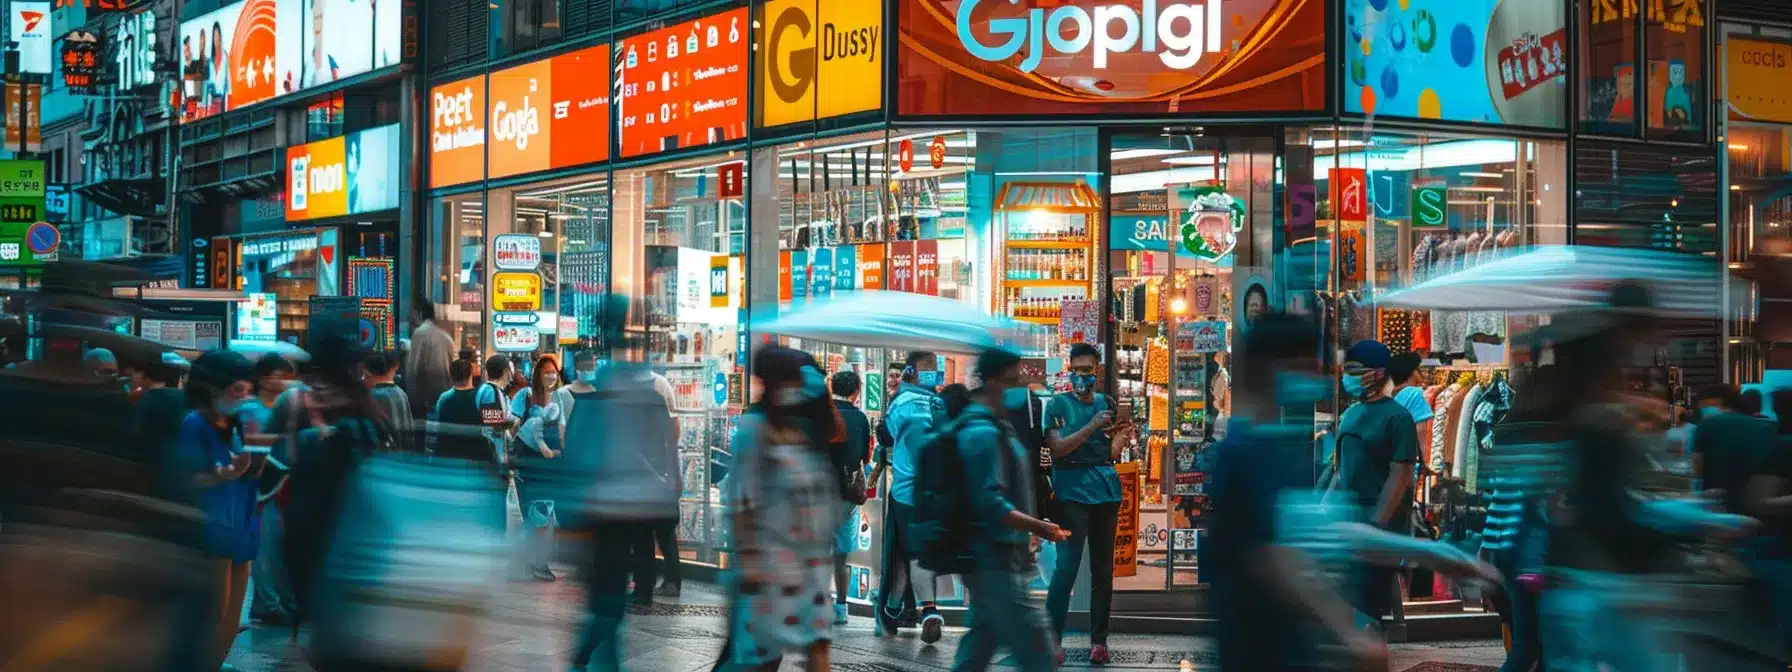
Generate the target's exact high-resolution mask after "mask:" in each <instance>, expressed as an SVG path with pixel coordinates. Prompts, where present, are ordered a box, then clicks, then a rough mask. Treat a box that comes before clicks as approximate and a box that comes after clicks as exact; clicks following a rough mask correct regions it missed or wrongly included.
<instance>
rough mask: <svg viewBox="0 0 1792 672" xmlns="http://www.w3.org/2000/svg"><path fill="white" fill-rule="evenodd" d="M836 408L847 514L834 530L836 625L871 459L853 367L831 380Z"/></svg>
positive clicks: (837, 462)
mask: <svg viewBox="0 0 1792 672" xmlns="http://www.w3.org/2000/svg"><path fill="white" fill-rule="evenodd" d="M829 382H830V383H831V384H830V385H829V387H830V388H831V389H832V391H833V393H834V410H835V411H836V412H837V413H839V414H840V420H841V423H842V430H843V436H842V437H841V440H840V441H837V442H834V443H833V444H832V445H830V446H829V454H830V456H831V457H832V459H833V463H834V469H835V471H836V472H838V474H839V476H840V497H841V499H844V500H845V504H844V508H845V511H846V515H845V516H842V517H841V520H840V525H839V526H838V527H836V528H835V530H834V624H835V625H844V624H845V623H846V595H847V593H848V592H849V591H848V590H847V586H848V583H849V582H850V581H851V580H852V576H851V575H850V574H849V573H848V572H847V567H846V559H847V556H848V555H849V554H851V553H852V552H853V551H854V550H857V549H858V547H859V506H861V505H863V504H864V503H865V500H866V487H867V485H866V480H865V478H866V464H867V463H868V462H869V461H870V459H871V419H870V418H868V417H866V416H865V412H864V411H862V410H859V404H858V400H859V391H860V389H859V388H860V386H861V385H862V383H861V381H860V380H859V374H858V373H857V372H855V371H852V370H850V369H841V370H840V371H836V372H835V373H834V377H833V378H832V380H830V381H829Z"/></svg>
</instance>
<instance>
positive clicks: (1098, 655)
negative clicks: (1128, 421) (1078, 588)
mask: <svg viewBox="0 0 1792 672" xmlns="http://www.w3.org/2000/svg"><path fill="white" fill-rule="evenodd" d="M1069 364H1070V367H1069V369H1070V380H1071V392H1069V393H1066V394H1059V395H1056V396H1054V397H1052V399H1051V401H1050V402H1049V403H1047V404H1046V407H1045V427H1046V439H1047V441H1048V442H1049V445H1050V446H1051V452H1052V460H1053V463H1052V489H1053V490H1054V492H1055V493H1056V496H1057V501H1056V510H1055V511H1053V512H1052V513H1053V515H1054V516H1055V520H1056V521H1057V522H1059V523H1061V524H1063V525H1064V527H1065V528H1066V529H1068V530H1070V540H1069V541H1068V542H1066V543H1064V544H1062V545H1060V546H1059V547H1058V557H1057V561H1058V563H1057V567H1055V568H1053V569H1052V581H1051V587H1050V589H1049V591H1048V592H1047V594H1046V598H1045V607H1046V610H1047V611H1048V612H1050V613H1051V617H1052V627H1053V630H1054V632H1055V633H1056V634H1057V637H1058V639H1059V640H1062V639H1063V637H1064V623H1065V618H1066V616H1067V614H1068V613H1069V611H1070V590H1071V588H1072V587H1073V586H1075V585H1076V579H1077V573H1078V572H1080V571H1081V570H1082V561H1083V551H1084V549H1085V548H1086V549H1088V553H1089V592H1090V593H1091V595H1090V596H1089V598H1090V599H1089V643H1090V649H1089V660H1090V662H1093V663H1095V664H1097V665H1101V664H1106V663H1107V662H1108V660H1109V657H1110V654H1109V653H1108V641H1107V640H1108V614H1109V610H1110V608H1111V607H1112V600H1113V594H1114V528H1115V526H1116V525H1117V524H1118V522H1119V513H1120V501H1121V495H1120V476H1119V474H1117V473H1115V471H1114V462H1115V461H1116V460H1118V459H1119V457H1120V455H1121V451H1122V450H1124V449H1125V447H1126V446H1127V445H1128V444H1129V443H1130V442H1131V437H1132V433H1131V431H1130V429H1131V428H1130V427H1123V426H1116V425H1114V406H1113V403H1112V401H1111V400H1109V399H1108V397H1107V395H1104V394H1100V393H1098V392H1096V391H1095V386H1096V383H1097V380H1098V376H1097V372H1098V371H1099V370H1100V368H1101V351H1100V350H1097V349H1095V346H1093V345H1090V344H1088V343H1078V344H1076V345H1073V346H1071V348H1070V360H1069ZM1059 655H1060V658H1061V657H1062V655H1063V654H1062V653H1061V652H1060V654H1059Z"/></svg>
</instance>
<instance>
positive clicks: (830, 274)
mask: <svg viewBox="0 0 1792 672" xmlns="http://www.w3.org/2000/svg"><path fill="white" fill-rule="evenodd" d="M810 254H811V255H812V257H811V258H810V259H809V294H810V295H811V296H814V297H815V298H818V299H825V298H828V296H830V295H831V294H833V292H834V248H831V247H818V248H815V250H814V251H813V252H811V253H810Z"/></svg>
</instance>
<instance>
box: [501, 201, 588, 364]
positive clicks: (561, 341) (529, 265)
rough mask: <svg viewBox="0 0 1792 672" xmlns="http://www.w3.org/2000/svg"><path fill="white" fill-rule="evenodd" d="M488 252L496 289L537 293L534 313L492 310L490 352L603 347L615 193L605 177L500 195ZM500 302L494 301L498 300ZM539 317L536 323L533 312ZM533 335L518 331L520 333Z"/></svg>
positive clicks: (505, 308) (532, 352) (512, 308)
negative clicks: (517, 287)
mask: <svg viewBox="0 0 1792 672" xmlns="http://www.w3.org/2000/svg"><path fill="white" fill-rule="evenodd" d="M489 202H490V205H491V212H492V216H493V217H494V218H495V219H494V222H497V221H507V224H495V225H494V226H492V228H491V231H490V232H489V233H490V236H491V239H490V241H489V246H488V247H489V249H490V250H491V252H492V255H493V257H492V258H493V259H494V261H495V263H496V266H495V267H494V269H493V271H494V272H495V273H498V274H501V275H504V276H505V277H503V278H497V277H494V281H493V287H494V288H497V289H500V290H501V289H502V286H504V285H506V284H514V283H516V282H518V279H517V276H518V275H519V274H521V275H533V276H535V280H533V281H527V279H524V281H525V282H526V284H531V285H533V286H534V287H537V288H539V289H538V291H537V292H536V294H537V296H536V298H535V299H533V300H532V302H533V303H536V304H538V305H536V306H534V307H533V309H532V310H531V308H530V307H527V306H523V307H518V306H503V305H494V306H493V307H492V311H493V320H492V324H491V328H492V347H493V349H495V350H498V351H501V352H509V353H513V354H517V355H519V356H525V357H531V358H532V357H534V356H536V355H540V354H547V353H555V352H559V351H560V350H561V349H563V348H572V349H580V350H585V349H602V348H605V347H606V346H607V344H606V343H604V342H603V341H602V340H601V339H600V335H601V330H600V328H599V327H600V325H601V324H602V310H603V303H604V297H605V295H606V294H607V293H608V291H609V272H610V268H609V255H608V250H609V236H610V188H609V181H608V180H607V179H605V178H604V177H602V176H585V177H577V178H571V179H569V180H562V181H558V182H549V183H542V184H532V185H528V186H524V187H518V188H515V189H510V190H506V191H503V192H497V193H494V194H493V196H492V198H491V199H490V201H489ZM494 300H496V297H495V296H494ZM519 311H527V312H533V313H534V319H533V321H530V320H529V319H528V317H529V316H528V315H527V312H523V314H521V315H518V314H516V313H519ZM519 328H522V329H528V330H532V332H533V333H532V334H524V333H519V332H520V329H519Z"/></svg>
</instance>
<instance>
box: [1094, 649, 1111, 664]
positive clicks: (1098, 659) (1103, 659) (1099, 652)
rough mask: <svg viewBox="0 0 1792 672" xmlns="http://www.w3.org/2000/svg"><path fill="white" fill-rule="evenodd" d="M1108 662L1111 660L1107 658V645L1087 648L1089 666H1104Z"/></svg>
mask: <svg viewBox="0 0 1792 672" xmlns="http://www.w3.org/2000/svg"><path fill="white" fill-rule="evenodd" d="M1109 660H1111V658H1110V657H1109V656H1108V645H1106V644H1096V645H1095V646H1092V647H1089V664H1090V665H1106V664H1108V661H1109Z"/></svg>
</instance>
